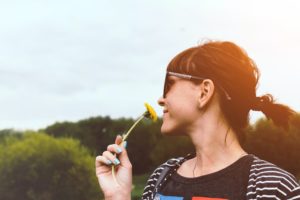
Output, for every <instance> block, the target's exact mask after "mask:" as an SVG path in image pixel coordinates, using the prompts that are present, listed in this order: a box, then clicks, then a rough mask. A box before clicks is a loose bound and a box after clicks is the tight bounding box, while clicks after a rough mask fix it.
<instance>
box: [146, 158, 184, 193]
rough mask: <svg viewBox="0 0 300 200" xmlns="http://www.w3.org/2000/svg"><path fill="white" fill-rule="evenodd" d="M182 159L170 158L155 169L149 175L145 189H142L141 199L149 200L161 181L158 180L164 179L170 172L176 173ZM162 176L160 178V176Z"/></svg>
mask: <svg viewBox="0 0 300 200" xmlns="http://www.w3.org/2000/svg"><path fill="white" fill-rule="evenodd" d="M183 160H184V157H178V158H171V159H169V160H167V161H166V162H164V163H163V164H161V165H160V166H159V167H157V168H156V169H155V170H154V171H153V173H152V174H151V175H150V177H149V179H148V181H147V184H146V187H145V188H144V192H143V195H142V199H151V196H152V194H153V193H154V190H155V188H156V187H157V183H160V182H161V181H162V180H159V179H160V178H165V176H167V175H168V173H170V172H171V171H176V169H177V168H178V167H179V166H180V165H181V163H182V161H183ZM163 173H166V174H164V175H163V176H164V177H162V174H163Z"/></svg>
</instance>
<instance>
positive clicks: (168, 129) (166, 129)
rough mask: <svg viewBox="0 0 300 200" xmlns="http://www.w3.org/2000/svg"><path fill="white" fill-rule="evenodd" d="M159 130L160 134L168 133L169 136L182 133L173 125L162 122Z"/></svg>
mask: <svg viewBox="0 0 300 200" xmlns="http://www.w3.org/2000/svg"><path fill="white" fill-rule="evenodd" d="M160 132H161V133H162V135H170V136H175V135H183V131H180V130H179V129H176V128H175V127H167V126H164V124H163V125H162V126H161V128H160Z"/></svg>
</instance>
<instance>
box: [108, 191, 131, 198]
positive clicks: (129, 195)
mask: <svg viewBox="0 0 300 200" xmlns="http://www.w3.org/2000/svg"><path fill="white" fill-rule="evenodd" d="M104 199H105V200H131V193H130V192H129V193H125V192H124V193H122V192H120V193H117V194H112V195H110V196H105V198H104Z"/></svg>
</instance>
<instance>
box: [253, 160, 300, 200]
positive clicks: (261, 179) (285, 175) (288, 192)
mask: <svg viewBox="0 0 300 200" xmlns="http://www.w3.org/2000/svg"><path fill="white" fill-rule="evenodd" d="M298 195H299V196H298ZM247 197H248V199H257V198H259V197H260V198H273V199H287V197H293V198H291V199H298V198H299V199H300V187H299V184H298V182H297V180H296V179H295V177H294V176H293V175H292V174H290V173H289V172H287V171H285V170H283V169H281V168H279V167H278V166H276V165H274V164H272V163H270V162H267V161H265V160H262V159H259V158H257V157H255V156H254V159H253V163H252V165H251V167H250V174H249V181H248V188H247ZM294 197H296V198H294Z"/></svg>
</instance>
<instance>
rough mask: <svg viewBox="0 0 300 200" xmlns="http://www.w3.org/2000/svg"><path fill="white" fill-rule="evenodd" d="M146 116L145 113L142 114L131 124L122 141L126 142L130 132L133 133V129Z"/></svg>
mask: <svg viewBox="0 0 300 200" xmlns="http://www.w3.org/2000/svg"><path fill="white" fill-rule="evenodd" d="M144 117H145V115H144V114H143V115H141V116H140V117H139V118H138V119H137V120H136V122H135V123H134V124H133V125H132V126H131V128H130V129H129V130H128V131H127V133H126V134H125V135H124V136H123V137H122V141H123V142H124V141H125V140H126V139H127V137H128V136H129V134H130V133H131V131H132V130H133V129H134V128H135V127H136V125H137V124H138V123H139V122H140V121H141V120H142V119H143V118H144Z"/></svg>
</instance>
